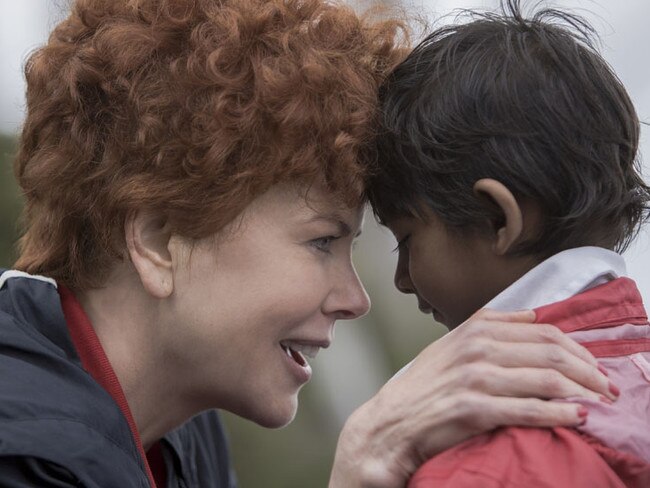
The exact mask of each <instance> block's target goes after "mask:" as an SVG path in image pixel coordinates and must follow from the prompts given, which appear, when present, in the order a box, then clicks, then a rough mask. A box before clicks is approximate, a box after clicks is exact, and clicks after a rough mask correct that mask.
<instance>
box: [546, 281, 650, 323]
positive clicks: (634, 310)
mask: <svg viewBox="0 0 650 488" xmlns="http://www.w3.org/2000/svg"><path fill="white" fill-rule="evenodd" d="M535 313H536V314H537V318H536V322H537V323H546V324H553V325H555V326H556V327H558V328H560V330H562V331H563V332H565V333H567V332H576V331H579V330H590V329H597V328H607V327H613V326H616V325H620V324H633V325H646V324H647V323H648V316H647V314H646V311H645V309H644V307H643V300H642V299H641V294H640V293H639V290H638V289H637V287H636V285H635V283H634V281H632V280H631V279H629V278H618V279H615V280H613V281H610V282H607V283H604V284H602V285H599V286H596V287H594V288H591V289H590V290H587V291H585V292H584V293H580V294H578V295H575V296H573V297H571V298H568V299H567V300H563V301H561V302H557V303H551V304H550V305H545V306H543V307H539V308H537V309H535Z"/></svg>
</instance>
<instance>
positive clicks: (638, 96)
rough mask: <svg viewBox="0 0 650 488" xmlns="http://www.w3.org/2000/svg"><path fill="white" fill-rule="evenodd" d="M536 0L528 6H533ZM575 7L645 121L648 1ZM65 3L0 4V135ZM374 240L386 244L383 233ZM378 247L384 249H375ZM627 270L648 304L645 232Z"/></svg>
mask: <svg viewBox="0 0 650 488" xmlns="http://www.w3.org/2000/svg"><path fill="white" fill-rule="evenodd" d="M533 3H535V2H527V5H532V4H533ZM548 3H551V4H553V5H557V6H559V7H562V8H569V9H575V10H576V11H577V12H578V13H580V14H581V15H584V16H585V17H587V18H588V19H589V20H590V21H592V23H593V24H594V26H595V27H596V29H597V30H598V32H599V33H600V35H601V38H602V40H603V44H604V46H603V53H604V56H605V58H606V59H607V60H608V61H609V62H610V63H611V64H612V66H613V67H614V69H615V70H616V72H617V73H618V75H619V76H620V78H621V79H622V80H623V83H624V84H625V86H626V87H627V88H628V90H629V92H630V95H631V96H632V99H633V101H634V102H635V105H636V108H637V110H638V112H639V116H640V118H641V119H642V120H644V121H648V122H650V61H649V59H650V57H649V56H648V50H649V49H650V41H649V40H648V38H647V35H646V34H645V32H647V25H648V19H650V2H648V1H647V0H619V1H617V2H612V1H607V0H597V1H595V0H557V1H555V2H548ZM66 4H67V2H66V0H1V1H0V5H1V7H2V10H1V11H2V15H1V16H0V61H1V62H2V67H3V69H2V70H0V132H4V133H15V132H16V131H17V130H18V129H19V127H20V124H21V120H22V116H23V108H24V100H23V91H24V84H23V76H22V65H23V63H24V61H25V59H26V57H27V55H28V53H29V52H30V51H31V50H33V49H34V48H35V47H37V46H38V45H39V44H41V43H43V42H44V41H45V39H46V36H47V33H48V31H49V30H50V29H51V27H52V26H53V25H54V24H55V22H56V20H57V18H59V17H60V16H61V12H62V11H63V10H64V8H65V6H66ZM410 4H411V5H412V6H413V7H414V8H415V9H418V10H422V11H423V12H427V13H428V14H429V17H430V18H431V19H436V18H438V17H440V16H442V15H446V14H449V13H450V12H451V11H453V10H454V9H457V8H474V7H493V6H494V5H496V4H497V2H496V0H482V1H481V0H473V1H472V0H416V1H412V0H410ZM649 134H650V127H644V128H643V129H642V148H641V154H642V155H646V158H645V159H646V162H645V175H646V180H648V179H649V177H650V176H649V175H650V163H648V160H650V135H649ZM373 235H374V236H375V238H379V239H386V240H389V239H390V237H388V235H387V234H386V233H383V234H376V233H373ZM380 247H381V248H382V249H383V248H385V246H380ZM378 258H379V259H381V260H383V261H384V262H385V264H386V266H385V268H386V269H385V271H383V272H382V274H383V273H384V272H385V275H386V279H385V280H384V281H385V283H386V287H387V288H390V287H392V284H391V280H390V276H391V274H392V267H393V261H392V259H393V258H392V257H387V256H384V257H383V259H382V258H381V257H378ZM626 258H627V261H628V271H629V273H630V275H631V276H632V277H633V278H634V279H636V280H637V282H638V283H639V286H640V288H641V290H642V294H643V295H644V298H645V302H646V303H650V230H646V231H644V232H643V234H642V235H641V236H640V237H639V239H637V241H636V242H635V244H634V246H633V247H632V248H631V249H630V250H629V251H628V252H627V253H626Z"/></svg>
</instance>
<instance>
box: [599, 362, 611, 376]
mask: <svg viewBox="0 0 650 488" xmlns="http://www.w3.org/2000/svg"><path fill="white" fill-rule="evenodd" d="M598 371H600V372H601V373H603V374H604V375H605V376H609V373H608V372H607V370H606V369H605V367H604V366H603V365H602V364H599V365H598Z"/></svg>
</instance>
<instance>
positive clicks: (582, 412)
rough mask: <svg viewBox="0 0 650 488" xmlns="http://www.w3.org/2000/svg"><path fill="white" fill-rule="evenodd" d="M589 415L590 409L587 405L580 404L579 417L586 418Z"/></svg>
mask: <svg viewBox="0 0 650 488" xmlns="http://www.w3.org/2000/svg"><path fill="white" fill-rule="evenodd" d="M587 415H589V410H588V409H587V407H585V406H584V405H582V406H580V407H579V408H578V417H580V418H581V419H584V418H586V417H587Z"/></svg>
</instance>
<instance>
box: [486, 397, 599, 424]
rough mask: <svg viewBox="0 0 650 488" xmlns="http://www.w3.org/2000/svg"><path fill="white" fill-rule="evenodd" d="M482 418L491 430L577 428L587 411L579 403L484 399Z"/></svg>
mask: <svg viewBox="0 0 650 488" xmlns="http://www.w3.org/2000/svg"><path fill="white" fill-rule="evenodd" d="M482 412H484V414H483V415H486V416H487V417H488V418H489V420H488V421H489V422H490V424H491V426H492V428H494V427H499V426H504V425H521V426H525V427H576V426H578V425H581V424H583V423H584V422H585V420H586V418H587V415H588V410H587V409H586V407H584V406H583V405H580V404H578V403H568V402H567V403H565V402H550V401H545V400H539V399H536V398H505V397H487V398H484V402H483V405H482Z"/></svg>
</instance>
